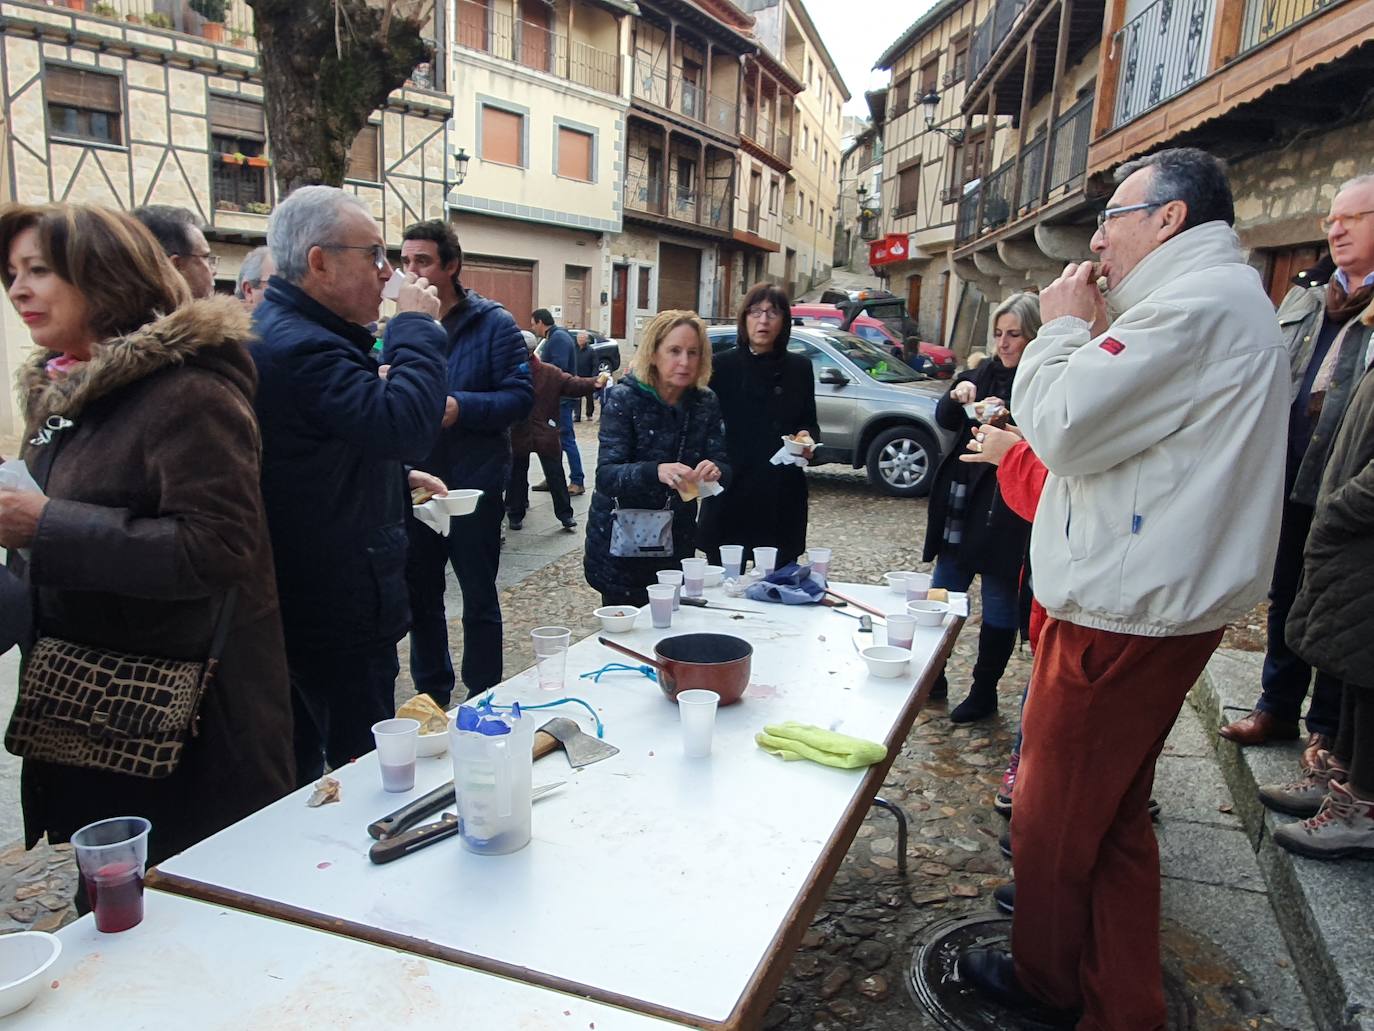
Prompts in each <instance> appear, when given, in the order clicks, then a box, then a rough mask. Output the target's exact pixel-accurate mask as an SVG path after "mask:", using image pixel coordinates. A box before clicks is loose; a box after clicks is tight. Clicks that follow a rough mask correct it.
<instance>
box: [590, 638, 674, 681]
mask: <svg viewBox="0 0 1374 1031" xmlns="http://www.w3.org/2000/svg"><path fill="white" fill-rule="evenodd" d="M597 641H598V642H600V643H601V644H604V645H605V646H606V647H607V648H609V649H611V651H615V652H620V654H621V655H628V656H629V657H630V658H632V659H638V660H639V661H640V662H646V663H648V664H649V665H650V666H652V667H654V669H656V670H658V671H659V672H660V673H665V672H667V667H666V666H664V664H663V663H662V662H660V661H659V660H658V659H651V658H649V656H647V655H641V654H639V652H637V651H634V650H632V649H630V648H626V647H625V646H624V645H623V644H616V643H615V642H614V641H608V640H606V638H604V637H598V638H597Z"/></svg>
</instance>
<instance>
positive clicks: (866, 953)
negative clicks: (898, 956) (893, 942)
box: [854, 941, 892, 970]
mask: <svg viewBox="0 0 1374 1031" xmlns="http://www.w3.org/2000/svg"><path fill="white" fill-rule="evenodd" d="M891 956H892V949H891V947H890V946H887V945H884V944H883V943H882V942H880V941H865V942H860V943H859V944H858V945H857V946H856V947H855V949H854V962H855V963H857V964H859V966H861V967H863V968H864V969H865V970H877V969H878V968H880V967H881V966H883V965H884V964H885V963H886V962H887V961H888V959H889V958H891Z"/></svg>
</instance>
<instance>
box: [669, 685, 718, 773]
mask: <svg viewBox="0 0 1374 1031" xmlns="http://www.w3.org/2000/svg"><path fill="white" fill-rule="evenodd" d="M719 706H720V695H718V694H716V693H715V692H714V691H704V690H700V689H698V690H694V691H679V692H678V693H677V710H678V713H679V714H680V715H681V718H682V752H683V754H684V755H686V756H688V757H689V758H692V759H701V758H703V757H705V756H708V755H710V754H711V735H712V732H713V731H714V730H715V727H716V709H717V708H718V707H719Z"/></svg>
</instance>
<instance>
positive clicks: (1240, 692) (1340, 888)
mask: <svg viewBox="0 0 1374 1031" xmlns="http://www.w3.org/2000/svg"><path fill="white" fill-rule="evenodd" d="M1263 658H1264V657H1263V655H1262V654H1259V653H1254V652H1241V651H1231V650H1221V651H1218V652H1217V653H1216V654H1215V655H1214V656H1213V657H1212V660H1211V662H1209V663H1208V665H1207V669H1206V670H1205V671H1204V673H1203V675H1202V678H1201V679H1200V680H1199V681H1198V683H1197V686H1196V687H1195V688H1194V689H1193V693H1192V696H1191V700H1192V703H1193V706H1194V708H1195V709H1196V710H1197V712H1198V714H1199V716H1200V717H1201V719H1202V722H1203V725H1204V726H1205V727H1206V728H1207V731H1208V733H1209V734H1210V735H1211V736H1212V740H1213V747H1214V748H1215V750H1216V757H1217V761H1218V763H1219V765H1220V767H1221V771H1222V776H1224V777H1225V778H1226V783H1227V786H1228V787H1229V788H1230V789H1231V795H1232V797H1233V798H1234V800H1235V806H1236V813H1237V815H1238V816H1240V818H1241V822H1242V824H1243V825H1244V827H1245V831H1246V835H1247V837H1248V838H1249V839H1250V845H1251V847H1252V848H1253V849H1254V850H1255V858H1256V859H1257V861H1258V862H1259V867H1260V871H1261V873H1262V874H1263V876H1264V880H1265V882H1266V884H1267V885H1268V889H1269V899H1270V903H1271V904H1272V906H1273V907H1274V912H1275V914H1276V915H1277V917H1278V922H1279V927H1280V929H1281V930H1282V932H1283V935H1284V937H1285V939H1286V940H1287V942H1288V948H1289V951H1290V952H1291V954H1292V956H1293V960H1294V963H1295V964H1296V968H1297V973H1298V977H1299V979H1300V980H1301V982H1302V985H1303V988H1304V990H1305V991H1306V993H1307V998H1308V1003H1309V1004H1310V1006H1311V1009H1312V1015H1313V1017H1314V1018H1315V1019H1316V1021H1317V1026H1318V1027H1319V1028H1321V1029H1322V1031H1374V932H1372V931H1371V928H1370V924H1369V916H1370V912H1371V910H1370V907H1369V906H1368V905H1367V904H1361V900H1368V899H1369V898H1370V895H1371V888H1374V864H1370V863H1366V862H1361V861H1358V860H1345V861H1339V862H1321V861H1318V860H1311V859H1306V858H1303V857H1301V856H1295V855H1293V854H1292V853H1290V852H1288V851H1286V850H1284V849H1282V848H1279V847H1278V846H1277V845H1275V844H1274V840H1273V832H1274V829H1275V828H1276V827H1280V826H1282V825H1283V824H1285V823H1289V822H1291V817H1287V816H1280V815H1278V814H1276V813H1272V812H1270V811H1269V810H1268V809H1266V808H1265V807H1264V806H1263V805H1261V804H1260V801H1259V798H1258V795H1257V793H1256V792H1257V789H1258V787H1259V785H1261V784H1272V783H1276V782H1284V781H1289V780H1292V779H1294V777H1296V776H1297V773H1298V764H1299V760H1300V758H1301V755H1302V746H1301V745H1300V744H1299V743H1298V742H1291V743H1283V744H1271V745H1265V746H1263V747H1252V748H1240V747H1239V746H1237V745H1235V744H1232V743H1231V742H1229V741H1227V740H1225V739H1224V738H1222V737H1220V736H1218V735H1217V730H1218V729H1219V728H1220V727H1221V726H1222V725H1223V724H1225V723H1228V722H1230V721H1231V720H1233V719H1235V718H1237V717H1239V716H1242V715H1244V714H1245V713H1246V712H1248V711H1250V708H1251V706H1252V705H1253V704H1254V701H1255V698H1256V697H1257V694H1258V688H1259V682H1260V668H1261V665H1262V663H1263Z"/></svg>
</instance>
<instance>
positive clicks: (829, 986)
mask: <svg viewBox="0 0 1374 1031" xmlns="http://www.w3.org/2000/svg"><path fill="white" fill-rule="evenodd" d="M852 973H853V972H852V971H851V970H850V969H849V968H848V967H835V968H834V969H832V970H831V971H830V972H829V973H828V974H826V975H825V978H824V979H823V980H822V981H821V998H823V999H831V998H834V997H835V996H836V995H839V994H840V992H842V991H843V990H844V986H845V985H846V984H848V983H849V978H850V976H851V974H852Z"/></svg>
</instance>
